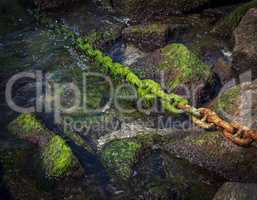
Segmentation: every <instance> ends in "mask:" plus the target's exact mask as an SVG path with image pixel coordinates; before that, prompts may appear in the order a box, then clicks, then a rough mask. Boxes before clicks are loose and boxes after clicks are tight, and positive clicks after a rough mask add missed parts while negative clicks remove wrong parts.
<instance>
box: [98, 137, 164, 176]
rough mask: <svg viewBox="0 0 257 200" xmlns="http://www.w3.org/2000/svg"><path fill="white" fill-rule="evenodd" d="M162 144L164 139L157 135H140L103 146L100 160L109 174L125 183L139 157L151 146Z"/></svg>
mask: <svg viewBox="0 0 257 200" xmlns="http://www.w3.org/2000/svg"><path fill="white" fill-rule="evenodd" d="M162 142H165V138H163V137H162V136H161V135H158V134H141V135H138V136H136V137H134V138H127V139H117V140H113V141H111V142H110V143H108V144H106V145H105V146H104V148H103V149H102V151H101V158H102V161H103V163H104V165H105V167H106V168H107V169H108V171H109V172H110V174H112V175H114V176H115V177H117V178H118V179H121V180H123V181H126V180H128V179H129V178H130V177H131V176H132V174H133V167H134V165H135V164H136V163H137V162H138V158H139V155H140V154H141V153H142V152H144V151H147V149H149V148H151V147H152V146H153V144H157V143H158V144H159V143H162Z"/></svg>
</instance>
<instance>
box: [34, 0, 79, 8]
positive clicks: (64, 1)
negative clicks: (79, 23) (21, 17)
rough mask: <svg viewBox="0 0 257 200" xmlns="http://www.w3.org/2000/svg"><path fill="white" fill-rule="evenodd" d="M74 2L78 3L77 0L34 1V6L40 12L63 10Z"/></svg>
mask: <svg viewBox="0 0 257 200" xmlns="http://www.w3.org/2000/svg"><path fill="white" fill-rule="evenodd" d="M75 2H78V0H71V1H70V0H54V1H52V0H51V1H49V0H34V4H35V5H36V6H37V7H39V8H40V9H42V10H49V9H56V8H63V7H65V6H68V5H71V4H74V3H75Z"/></svg>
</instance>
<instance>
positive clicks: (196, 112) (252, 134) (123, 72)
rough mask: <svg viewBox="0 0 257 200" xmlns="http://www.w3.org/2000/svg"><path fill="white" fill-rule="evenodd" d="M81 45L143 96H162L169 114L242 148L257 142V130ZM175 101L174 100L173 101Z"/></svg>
mask: <svg viewBox="0 0 257 200" xmlns="http://www.w3.org/2000/svg"><path fill="white" fill-rule="evenodd" d="M76 41H77V44H78V46H79V47H80V49H82V50H83V51H84V53H85V54H86V55H87V56H89V57H90V58H91V59H93V60H94V61H95V62H97V63H99V65H100V66H105V68H106V69H108V70H109V71H111V72H112V73H113V74H115V75H116V76H121V77H125V79H126V80H127V81H128V82H129V83H130V84H132V85H135V86H136V87H137V88H138V92H139V94H140V95H141V96H144V97H149V98H148V99H149V100H152V98H153V97H159V98H161V99H162V100H163V101H162V103H163V106H164V107H165V108H166V110H167V111H169V112H172V113H175V114H179V113H181V111H182V112H185V113H187V114H189V115H190V116H192V121H193V123H194V124H196V125H197V126H198V127H200V128H203V129H211V128H216V129H218V130H221V131H222V132H223V134H224V136H225V137H226V138H227V139H229V140H230V141H232V142H233V143H235V144H237V145H240V146H247V145H250V144H251V143H252V142H253V141H256V142H257V131H255V130H251V129H250V128H248V127H245V126H242V125H240V124H238V123H229V122H227V121H225V120H223V119H222V118H220V117H219V115H218V114H217V113H216V112H214V111H212V110H211V109H209V108H199V109H197V108H194V107H192V106H190V105H188V104H187V100H185V99H184V98H183V97H181V96H178V95H176V94H167V93H165V92H164V91H163V90H162V88H161V86H160V85H159V84H158V83H156V82H155V81H153V80H141V79H139V77H138V76H137V75H136V74H134V73H133V72H132V71H130V70H129V68H128V67H125V66H123V65H121V64H119V63H113V61H112V59H111V58H110V57H108V56H104V55H103V54H102V52H100V51H99V50H95V49H94V48H93V47H92V46H91V45H90V44H89V43H88V41H87V40H83V39H82V38H78V39H77V40H76ZM171 100H172V101H171Z"/></svg>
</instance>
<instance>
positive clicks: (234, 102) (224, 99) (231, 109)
mask: <svg viewBox="0 0 257 200" xmlns="http://www.w3.org/2000/svg"><path fill="white" fill-rule="evenodd" d="M240 91H241V88H240V86H234V87H232V88H230V89H229V90H227V91H226V92H224V93H223V94H222V95H221V96H220V97H219V98H218V100H217V101H216V102H215V104H214V109H215V110H216V111H217V112H220V111H225V112H226V113H230V114H233V113H235V111H236V109H238V105H239V103H240V102H239V100H240Z"/></svg>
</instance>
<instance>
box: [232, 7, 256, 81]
mask: <svg viewBox="0 0 257 200" xmlns="http://www.w3.org/2000/svg"><path fill="white" fill-rule="evenodd" d="M234 37H235V47H234V51H233V68H234V69H235V70H236V72H237V73H238V74H240V73H243V72H245V71H247V70H252V74H253V78H254V79H255V78H257V67H256V66H257V46H256V43H257V9H251V10H249V11H248V12H247V14H246V15H245V16H244V17H243V19H242V20H241V22H240V24H239V26H238V27H237V29H236V30H235V31H234Z"/></svg>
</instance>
